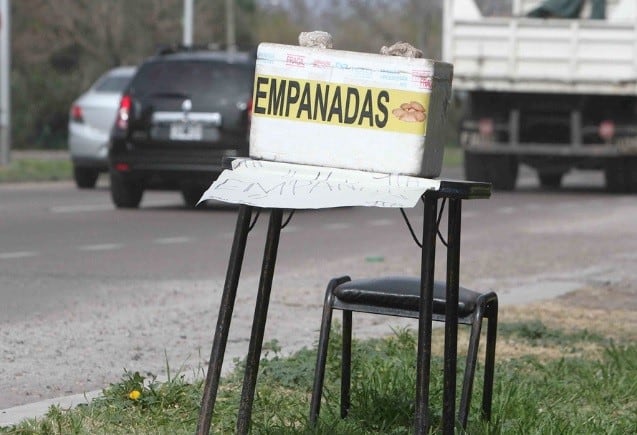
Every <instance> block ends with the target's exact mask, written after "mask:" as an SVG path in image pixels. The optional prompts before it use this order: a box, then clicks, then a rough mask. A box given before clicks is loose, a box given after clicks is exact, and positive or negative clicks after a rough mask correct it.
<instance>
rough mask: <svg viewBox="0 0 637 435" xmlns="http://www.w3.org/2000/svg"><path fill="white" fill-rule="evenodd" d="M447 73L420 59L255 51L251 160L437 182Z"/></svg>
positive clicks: (271, 48) (264, 47)
mask: <svg viewBox="0 0 637 435" xmlns="http://www.w3.org/2000/svg"><path fill="white" fill-rule="evenodd" d="M452 74H453V68H452V66H451V65H450V64H447V63H442V62H437V61H433V60H428V59H413V58H403V57H396V56H384V55H377V54H368V53H357V52H350V51H342V50H331V49H320V48H307V47H298V46H290V45H281V44H270V43H262V44H260V45H259V48H258V52H257V62H256V74H255V82H254V93H253V115H252V126H251V130H250V157H252V158H255V159H262V160H269V161H278V162H288V163H298V164H308V165H317V166H328V167H335V168H345V169H357V170H364V171H373V172H382V173H396V174H405V175H415V176H420V177H437V176H439V175H440V170H441V166H442V157H443V151H444V144H443V143H442V131H443V128H444V120H445V116H446V114H445V112H446V107H447V102H448V99H449V98H450V94H451V79H452Z"/></svg>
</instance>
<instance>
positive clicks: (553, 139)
mask: <svg viewBox="0 0 637 435" xmlns="http://www.w3.org/2000/svg"><path fill="white" fill-rule="evenodd" d="M556 5H557V6H559V7H562V9H563V10H565V9H569V10H570V12H571V14H572V15H570V16H568V17H563V16H559V15H557V14H556V13H555V11H552V10H551V7H555V6H556ZM502 6H505V7H504V8H503V7H502ZM443 10H444V12H443V50H442V51H443V58H444V60H445V61H447V62H450V63H452V64H453V66H454V75H453V90H454V95H455V96H456V97H457V98H458V100H459V101H461V102H462V104H461V107H462V109H461V114H460V115H459V119H460V121H459V128H458V132H459V142H460V145H461V147H462V149H463V153H464V169H465V176H466V178H467V179H470V180H475V181H487V182H490V183H492V185H493V188H494V189H496V190H513V189H515V186H516V181H517V175H518V169H519V167H520V165H526V166H529V167H530V168H532V169H534V170H535V171H536V172H537V175H538V178H539V182H540V185H541V186H542V187H543V188H547V189H557V188H559V187H560V186H561V183H562V179H563V177H564V175H565V174H566V173H567V172H569V171H571V170H573V169H584V170H598V171H603V172H604V179H605V185H606V188H607V190H609V191H611V192H637V1H635V0H544V1H538V0H508V1H497V2H496V1H491V2H489V1H487V0H444V9H443ZM558 12H559V11H558Z"/></svg>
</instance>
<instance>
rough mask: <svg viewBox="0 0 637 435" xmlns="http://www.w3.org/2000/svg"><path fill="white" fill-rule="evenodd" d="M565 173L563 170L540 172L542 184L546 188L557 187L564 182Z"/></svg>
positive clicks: (538, 174)
mask: <svg viewBox="0 0 637 435" xmlns="http://www.w3.org/2000/svg"><path fill="white" fill-rule="evenodd" d="M563 175H564V174H563V173H561V172H541V171H540V172H538V173H537V176H538V178H539V179H540V186H542V187H544V188H545V189H557V188H558V187H560V185H561V184H562V177H563Z"/></svg>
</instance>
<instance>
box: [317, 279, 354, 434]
mask: <svg viewBox="0 0 637 435" xmlns="http://www.w3.org/2000/svg"><path fill="white" fill-rule="evenodd" d="M347 281H350V277H349V276H344V277H340V278H335V279H332V280H331V281H330V282H329V284H328V285H327V290H326V291H325V302H324V303H323V318H322V320H321V332H320V335H319V342H318V346H317V347H318V349H317V356H316V366H315V369H314V386H313V388H312V400H311V403H310V424H311V425H312V426H314V425H315V424H316V421H317V420H318V415H319V412H320V411H321V396H322V393H323V381H324V379H325V365H326V363H327V348H328V343H329V340H330V329H331V327H332V310H333V304H334V294H333V293H332V292H333V291H334V288H336V287H338V286H339V285H341V284H343V283H344V282H347Z"/></svg>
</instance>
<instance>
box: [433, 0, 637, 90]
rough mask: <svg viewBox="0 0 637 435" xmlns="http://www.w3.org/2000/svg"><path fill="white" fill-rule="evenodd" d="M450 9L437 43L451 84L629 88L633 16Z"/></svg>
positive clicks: (636, 71)
mask: <svg viewBox="0 0 637 435" xmlns="http://www.w3.org/2000/svg"><path fill="white" fill-rule="evenodd" d="M458 1H460V0H456V2H458ZM630 1H634V0H630ZM470 2H471V0H461V3H464V4H467V5H468V4H469V3H470ZM473 7H474V9H475V10H476V11H477V7H475V6H473ZM470 8H471V6H469V9H470ZM457 10H458V7H457V6H456V8H455V10H454V13H447V16H446V21H445V47H444V48H445V50H444V51H445V53H444V57H445V60H446V61H448V62H451V63H453V64H454V80H453V86H454V89H456V90H479V89H484V90H494V91H507V92H555V93H569V94H608V95H635V94H637V20H635V19H631V18H628V17H627V19H626V20H624V21H610V20H587V19H577V20H576V19H535V18H526V17H482V16H473V17H470V18H468V19H467V18H463V17H462V16H460V17H458V16H456V15H455V11H457ZM478 14H479V11H478ZM452 15H453V16H452ZM461 15H464V16H465V17H466V16H467V15H469V16H470V15H471V14H466V13H464V14H461Z"/></svg>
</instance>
